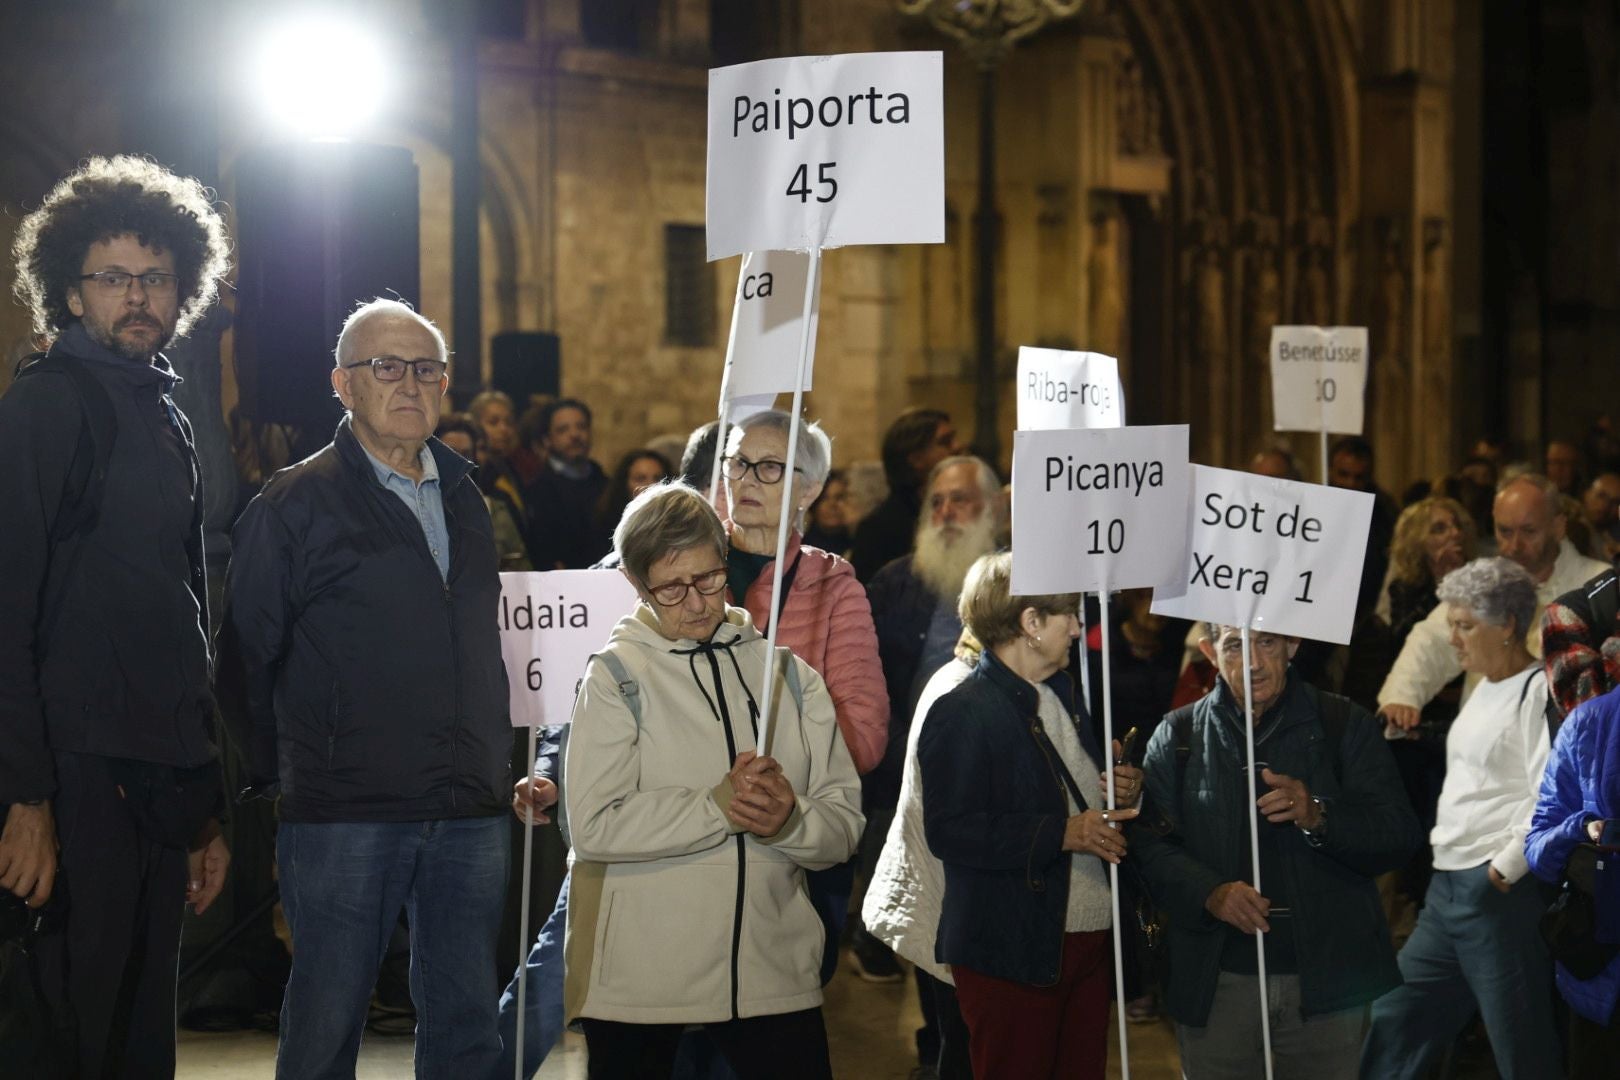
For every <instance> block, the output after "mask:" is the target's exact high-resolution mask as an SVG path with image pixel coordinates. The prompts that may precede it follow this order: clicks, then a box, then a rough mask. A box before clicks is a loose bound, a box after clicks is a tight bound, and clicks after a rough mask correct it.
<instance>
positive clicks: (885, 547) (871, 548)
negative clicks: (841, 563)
mask: <svg viewBox="0 0 1620 1080" xmlns="http://www.w3.org/2000/svg"><path fill="white" fill-rule="evenodd" d="M921 513H922V492H920V491H918V490H917V489H916V488H905V489H895V490H893V491H890V492H889V496H888V498H886V499H884V500H883V501H882V502H880V503H878V504H877V505H876V506H874V507H873V508H872V512H871V513H869V514H867V515H866V516H865V517H863V518H861V521H860V524H858V525H856V526H855V537H854V539H853V540H852V541H850V549H849V561H850V562H852V563H854V564H855V576H856V577H858V578H860V580H861V584H863V585H864V584H866V583H867V582H869V581H871V580H872V578H873V576H874V575H876V574H877V572H878V571H879V570H881V569H883V568H884V567H885V566H887V565H888V564H889V563H891V562H893V561H894V560H895V559H898V558H899V557H900V556H902V555H905V554H906V553H908V552H909V551H911V549H912V548H913V547H914V546H915V545H916V542H917V516H918V515H919V514H921Z"/></svg>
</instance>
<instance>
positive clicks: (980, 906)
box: [917, 649, 1101, 986]
mask: <svg viewBox="0 0 1620 1080" xmlns="http://www.w3.org/2000/svg"><path fill="white" fill-rule="evenodd" d="M1046 685H1048V686H1050V687H1051V688H1052V690H1053V692H1054V693H1056V694H1057V696H1058V699H1059V700H1060V701H1062V702H1063V706H1064V711H1065V712H1067V713H1069V714H1070V715H1071V720H1072V719H1073V714H1072V710H1073V691H1072V684H1071V683H1070V681H1069V677H1068V675H1067V674H1065V673H1062V672H1059V673H1058V674H1057V675H1054V676H1053V677H1052V678H1051V679H1049V680H1047V683H1046ZM1075 728H1076V731H1077V732H1078V734H1079V736H1080V743H1081V745H1082V746H1083V747H1085V749H1086V752H1087V753H1088V754H1090V755H1091V758H1092V760H1093V761H1100V760H1101V756H1100V755H1099V754H1098V748H1097V745H1096V740H1095V739H1094V738H1093V737H1092V735H1091V724H1090V723H1089V722H1087V721H1086V720H1085V718H1084V717H1081V718H1079V720H1078V721H1077V722H1075ZM917 760H918V763H919V764H920V765H921V767H922V780H923V783H922V786H923V791H924V792H926V796H925V797H924V799H923V831H924V833H925V835H926V836H927V838H928V847H929V849H930V850H931V851H932V852H933V853H934V855H935V857H937V858H938V859H939V860H940V861H941V862H942V863H943V864H944V866H945V898H944V901H943V902H942V904H941V906H940V917H939V934H938V936H937V937H936V939H935V944H934V956H935V958H936V959H937V960H939V962H940V963H942V964H961V965H963V966H964V967H968V968H971V969H973V970H974V971H977V972H980V973H982V974H985V975H992V976H995V977H997V978H1002V979H1011V980H1012V981H1014V982H1020V983H1026V984H1029V985H1033V986H1051V985H1053V984H1054V983H1056V982H1057V979H1058V972H1059V968H1060V967H1061V965H1062V962H1063V936H1064V924H1065V920H1066V917H1067V915H1068V910H1069V861H1070V860H1071V859H1076V858H1081V859H1092V858H1096V856H1094V855H1071V854H1070V853H1068V852H1066V851H1064V850H1063V830H1064V827H1065V826H1066V825H1067V824H1068V820H1069V803H1068V793H1067V785H1066V783H1065V781H1064V780H1063V777H1062V772H1061V769H1060V767H1059V762H1060V760H1061V759H1060V758H1059V757H1058V752H1057V749H1056V748H1055V747H1054V746H1053V745H1052V741H1051V738H1050V736H1048V735H1047V733H1046V731H1045V729H1044V728H1043V727H1042V724H1041V719H1040V695H1039V691H1037V690H1036V688H1035V687H1034V686H1033V685H1032V684H1031V683H1030V682H1029V681H1028V680H1026V679H1024V678H1022V677H1021V676H1019V675H1016V674H1014V673H1013V672H1012V671H1011V670H1009V669H1008V668H1007V666H1006V665H1005V664H1003V663H1002V662H1001V661H1000V660H998V659H997V658H996V657H995V654H994V653H992V652H991V651H990V650H989V649H986V650H985V651H984V652H983V653H981V654H980V656H979V666H978V667H977V668H975V669H974V670H973V673H972V674H971V675H969V676H968V677H967V679H966V680H964V681H963V682H962V683H961V685H959V686H957V687H956V688H955V689H953V690H952V691H950V692H949V693H948V694H946V695H945V696H944V697H942V698H940V699H939V700H938V701H937V702H935V703H934V706H933V708H931V709H929V710H928V717H927V723H925V724H924V725H923V729H922V734H921V735H919V736H918V739H917ZM1082 809H1083V808H1082Z"/></svg>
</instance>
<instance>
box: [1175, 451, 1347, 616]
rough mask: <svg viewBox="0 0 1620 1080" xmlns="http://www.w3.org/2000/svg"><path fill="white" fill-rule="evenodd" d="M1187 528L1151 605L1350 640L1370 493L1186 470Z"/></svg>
mask: <svg viewBox="0 0 1620 1080" xmlns="http://www.w3.org/2000/svg"><path fill="white" fill-rule="evenodd" d="M1192 486H1193V491H1192V502H1191V504H1190V506H1189V508H1188V510H1187V514H1188V520H1187V522H1185V523H1184V524H1182V526H1181V528H1182V530H1183V531H1186V532H1189V533H1190V534H1191V541H1190V544H1189V547H1188V551H1187V561H1186V562H1185V563H1184V564H1183V567H1182V572H1181V574H1180V575H1179V576H1178V578H1177V580H1176V581H1175V582H1174V583H1172V584H1169V585H1166V586H1164V587H1162V588H1158V589H1155V590H1154V592H1153V611H1154V612H1155V613H1156V614H1159V615H1169V616H1171V617H1173V618H1180V619H1202V620H1205V621H1207V622H1214V623H1220V624H1222V625H1226V626H1245V625H1247V626H1248V627H1249V628H1250V629H1253V630H1256V631H1266V632H1268V633H1273V634H1285V635H1288V636H1291V637H1303V638H1314V639H1316V640H1319V641H1333V642H1337V643H1339V644H1341V645H1346V644H1349V641H1350V630H1351V627H1352V625H1353V623H1354V621H1355V611H1356V591H1357V589H1358V588H1359V587H1360V584H1361V564H1362V559H1363V557H1364V556H1365V555H1366V551H1367V529H1368V526H1369V525H1370V523H1371V521H1372V509H1373V496H1372V495H1370V494H1368V493H1367V492H1364V491H1349V490H1347V489H1344V488H1335V487H1325V486H1323V485H1320V484H1303V483H1299V482H1297V481H1293V480H1275V479H1272V478H1271V477H1267V476H1256V475H1254V474H1252V473H1244V472H1233V471H1232V470H1230V469H1212V468H1208V467H1207V466H1203V465H1195V466H1193V484H1192Z"/></svg>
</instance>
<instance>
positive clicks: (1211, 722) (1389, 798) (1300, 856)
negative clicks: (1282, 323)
mask: <svg viewBox="0 0 1620 1080" xmlns="http://www.w3.org/2000/svg"><path fill="white" fill-rule="evenodd" d="M1205 630H1206V633H1205V635H1204V637H1203V638H1202V640H1200V642H1199V649H1200V651H1201V652H1203V654H1204V657H1205V659H1207V660H1208V661H1209V662H1210V663H1211V664H1213V665H1214V666H1215V668H1216V670H1217V671H1218V672H1219V674H1220V677H1219V679H1217V680H1216V683H1215V688H1214V689H1213V690H1211V691H1210V692H1209V693H1208V694H1206V695H1205V696H1204V697H1203V698H1201V699H1199V700H1198V701H1196V702H1194V703H1192V704H1191V705H1187V706H1184V707H1182V708H1180V709H1177V710H1176V711H1175V712H1172V713H1171V714H1170V715H1169V716H1167V717H1165V720H1164V723H1162V724H1160V725H1159V727H1158V730H1157V731H1155V732H1154V734H1153V738H1152V739H1151V740H1150V741H1149V743H1148V748H1147V756H1146V759H1145V760H1144V762H1143V764H1142V769H1143V771H1144V772H1145V773H1146V783H1147V803H1146V806H1145V807H1144V809H1143V812H1142V817H1141V819H1140V820H1139V821H1138V822H1137V823H1136V825H1134V826H1133V827H1132V831H1131V852H1132V853H1133V856H1134V861H1135V863H1136V865H1137V867H1138V868H1139V869H1140V871H1141V873H1142V876H1143V877H1144V878H1145V879H1146V882H1147V884H1148V887H1149V889H1150V891H1151V893H1152V896H1153V898H1154V900H1155V901H1156V902H1157V904H1158V906H1159V909H1160V910H1161V911H1162V912H1163V914H1164V916H1165V918H1166V920H1167V922H1168V924H1169V927H1168V939H1167V948H1168V949H1169V978H1168V980H1167V985H1166V987H1165V991H1166V1007H1167V1011H1168V1012H1169V1013H1170V1016H1171V1018H1172V1019H1174V1020H1175V1022H1176V1038H1177V1041H1178V1043H1179V1044H1180V1050H1181V1068H1182V1071H1183V1073H1184V1074H1185V1075H1186V1076H1187V1077H1188V1080H1247V1078H1250V1077H1255V1076H1260V1075H1262V1073H1263V1072H1264V1066H1263V1064H1262V1060H1261V1055H1262V1053H1263V1052H1264V1051H1263V1049H1262V1040H1261V1026H1260V995H1259V962H1258V957H1257V955H1256V949H1255V935H1256V934H1262V935H1264V941H1265V956H1266V975H1267V988H1268V991H1269V993H1270V1007H1271V1050H1272V1060H1273V1064H1274V1065H1275V1067H1276V1075H1277V1076H1278V1077H1280V1078H1287V1077H1307V1076H1308V1077H1311V1078H1312V1080H1349V1078H1352V1077H1354V1076H1355V1075H1356V1070H1357V1065H1358V1062H1359V1059H1360V1056H1361V1040H1362V1034H1363V1032H1364V1031H1365V1030H1366V1026H1367V1007H1368V1004H1369V1003H1370V1002H1371V1001H1372V1000H1373V999H1375V998H1377V997H1378V996H1379V995H1380V994H1382V993H1384V992H1385V991H1386V990H1389V989H1391V988H1392V987H1394V986H1397V985H1399V984H1400V981H1401V974H1400V971H1399V969H1398V968H1397V967H1396V966H1395V950H1394V947H1393V946H1392V944H1391V942H1390V935H1389V927H1388V926H1387V925H1386V923H1385V921H1384V913H1383V909H1382V908H1381V907H1380V905H1379V901H1378V891H1377V889H1376V888H1375V887H1374V885H1373V878H1374V876H1376V875H1377V874H1380V873H1383V872H1385V871H1388V870H1393V869H1395V868H1396V867H1398V866H1400V865H1401V864H1402V863H1403V862H1404V861H1405V860H1406V858H1407V856H1409V855H1410V854H1411V852H1412V850H1413V848H1415V847H1416V846H1417V844H1418V840H1419V838H1420V834H1419V828H1418V822H1417V817H1416V815H1414V814H1413V812H1412V808H1411V804H1410V803H1409V802H1408V801H1407V799H1406V795H1405V793H1404V792H1403V791H1402V789H1401V783H1400V780H1399V778H1398V777H1397V775H1396V772H1395V762H1394V759H1393V757H1392V755H1391V754H1390V752H1389V748H1388V747H1387V746H1385V745H1384V740H1383V737H1382V735H1381V733H1380V731H1379V729H1378V725H1377V724H1376V723H1375V722H1374V721H1373V718H1372V716H1371V715H1369V714H1368V713H1367V711H1366V710H1365V709H1363V708H1361V706H1359V705H1356V704H1355V703H1353V702H1351V701H1350V700H1348V699H1347V698H1342V697H1339V696H1338V695H1336V694H1328V693H1323V692H1321V691H1318V690H1317V689H1316V688H1315V687H1313V686H1311V685H1310V684H1309V683H1308V682H1306V681H1305V680H1304V679H1302V678H1300V677H1299V676H1298V675H1297V674H1296V673H1295V672H1294V670H1293V668H1292V665H1291V664H1290V660H1292V658H1293V656H1294V653H1295V651H1296V650H1297V649H1298V647H1299V641H1298V639H1297V638H1288V637H1281V636H1279V635H1276V634H1268V633H1258V632H1257V633H1255V634H1254V635H1253V638H1252V640H1251V642H1250V648H1249V650H1248V651H1249V657H1248V673H1247V674H1248V679H1247V682H1248V687H1247V689H1245V686H1244V682H1245V678H1244V675H1245V672H1244V656H1243V652H1244V650H1243V640H1242V634H1241V632H1240V631H1239V629H1238V628H1237V627H1234V626H1214V625H1210V626H1208V627H1206V628H1205ZM1245 693H1247V694H1250V695H1252V704H1253V708H1252V710H1245V708H1244V700H1245V697H1244V695H1245ZM1250 712H1252V715H1253V720H1254V754H1255V759H1254V767H1255V772H1256V773H1257V775H1252V776H1251V774H1250V771H1249V767H1248V764H1247V749H1246V746H1245V737H1244V730H1243V725H1244V723H1245V718H1246V716H1247V715H1249V713H1250ZM1251 801H1254V802H1256V803H1257V807H1256V808H1257V810H1258V813H1259V816H1260V826H1259V829H1260V831H1259V854H1260V889H1259V890H1258V891H1257V890H1256V889H1255V887H1254V879H1253V876H1252V873H1251V867H1252V865H1253V864H1252V861H1251V852H1250V846H1249V804H1250V802H1251Z"/></svg>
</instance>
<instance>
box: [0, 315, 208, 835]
mask: <svg viewBox="0 0 1620 1080" xmlns="http://www.w3.org/2000/svg"><path fill="white" fill-rule="evenodd" d="M50 357H51V359H50V360H49V361H48V362H46V363H44V364H43V365H42V366H41V368H40V369H39V370H38V371H37V372H34V373H30V374H26V375H23V376H22V377H20V378H19V379H18V380H17V382H16V383H15V384H14V385H13V386H12V388H11V390H10V391H9V392H8V393H7V394H6V395H5V397H4V398H0V462H4V468H0V507H3V508H4V509H3V511H0V514H3V517H4V525H3V526H0V567H3V570H0V803H6V802H17V801H27V800H34V799H44V798H50V797H51V796H52V795H53V794H54V792H55V789H56V779H55V768H54V765H53V761H52V754H53V752H64V751H65V752H82V753H93V754H99V755H103V756H106V757H116V758H127V759H131V760H134V761H144V762H153V763H157V764H160V765H172V766H177V767H184V768H190V767H195V766H199V765H202V764H205V763H207V762H208V761H209V760H210V759H211V758H212V757H213V756H214V751H213V746H212V742H211V734H212V731H211V726H212V715H213V705H212V697H211V693H210V690H209V662H208V636H207V631H206V630H205V627H206V626H207V623H208V617H207V614H206V610H205V607H206V604H207V599H206V598H207V590H206V588H205V586H204V582H203V569H202V558H201V554H202V534H201V515H200V513H199V511H198V507H199V506H200V505H201V499H202V492H201V489H200V482H199V479H198V473H197V469H196V465H195V457H194V454H193V451H192V447H191V438H190V429H189V426H188V425H187V424H186V421H185V418H184V417H183V416H182V415H181V414H180V412H179V410H178V409H177V408H175V406H174V403H173V402H172V401H171V400H170V398H169V393H170V391H171V390H172V389H173V387H174V385H175V383H176V381H177V380H176V378H175V376H174V375H173V373H172V372H170V370H169V368H168V365H167V363H166V362H165V361H163V359H162V358H161V357H160V358H158V359H157V360H156V361H154V363H152V364H150V365H148V364H140V363H135V362H132V361H129V360H125V359H123V358H121V357H119V356H116V355H115V354H113V353H112V352H110V351H108V350H107V349H104V348H102V347H101V346H100V345H97V344H96V343H95V342H94V341H92V340H91V338H90V336H89V334H87V333H86V332H85V331H84V329H83V327H82V326H81V325H80V324H79V323H74V324H73V325H72V326H70V327H69V328H68V329H67V330H66V331H65V332H64V333H63V334H62V336H61V338H60V339H59V340H58V341H57V342H56V343H55V345H53V346H52V349H51V353H50ZM58 364H81V365H83V367H84V369H85V370H87V371H88V372H89V373H90V374H91V375H92V376H93V377H94V379H95V380H96V382H97V383H98V384H99V385H100V386H101V387H102V388H103V389H105V391H106V400H107V402H108V403H109V404H110V405H111V417H112V419H113V421H114V423H113V424H112V425H110V426H111V427H113V428H114V429H115V431H114V432H99V433H96V435H95V438H102V439H105V438H107V437H108V436H109V435H111V436H112V437H111V439H110V447H109V449H107V450H106V451H105V454H106V458H105V460H106V481H105V484H104V485H102V486H101V487H100V505H99V512H98V514H97V515H96V518H95V521H94V524H93V525H90V526H89V527H87V528H85V529H83V530H80V531H77V532H74V533H72V534H71V535H68V536H65V537H64V536H62V535H60V533H61V529H60V528H59V526H60V524H61V522H62V520H64V519H63V514H64V513H65V511H66V508H67V507H69V506H70V505H71V504H72V502H73V500H74V499H75V498H76V497H77V496H78V495H80V494H81V493H82V492H83V491H84V490H85V485H86V479H87V476H88V473H89V469H88V467H87V463H86V462H85V461H84V460H83V459H84V457H85V454H86V451H87V448H88V447H89V446H90V445H91V442H92V441H93V440H86V439H84V438H82V436H83V434H84V433H85V432H86V429H87V424H88V423H89V421H87V419H86V413H85V407H84V406H82V405H81V402H80V397H79V394H78V393H77V391H76V390H75V387H74V384H73V383H72V382H71V381H70V379H69V378H68V376H67V375H66V374H64V373H63V372H62V371H61V370H60V369H59V368H57V367H56V365H58Z"/></svg>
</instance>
